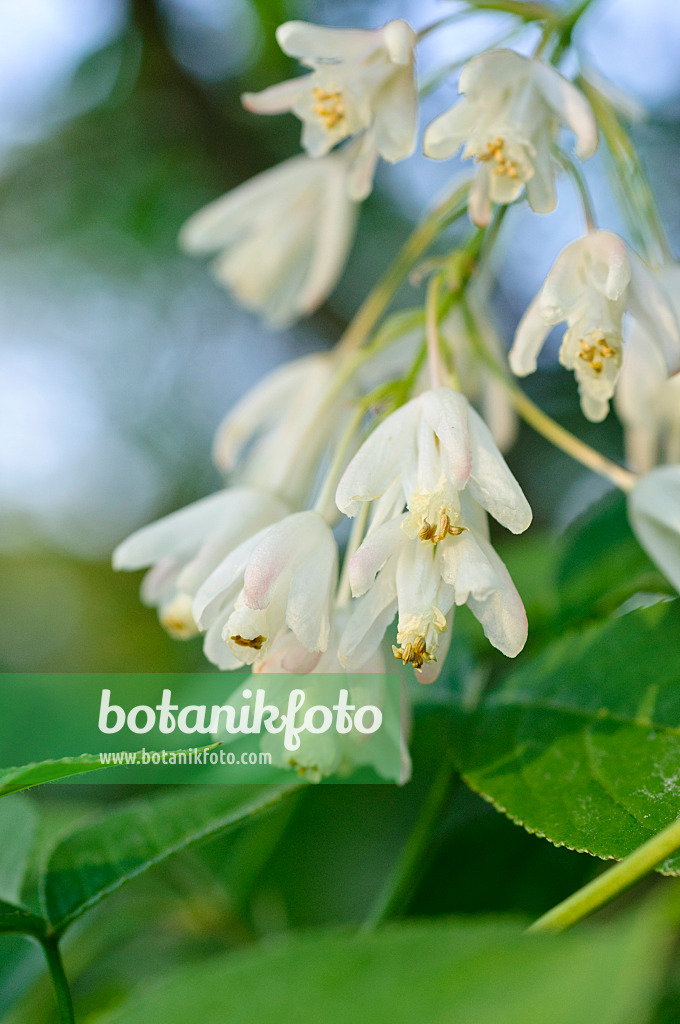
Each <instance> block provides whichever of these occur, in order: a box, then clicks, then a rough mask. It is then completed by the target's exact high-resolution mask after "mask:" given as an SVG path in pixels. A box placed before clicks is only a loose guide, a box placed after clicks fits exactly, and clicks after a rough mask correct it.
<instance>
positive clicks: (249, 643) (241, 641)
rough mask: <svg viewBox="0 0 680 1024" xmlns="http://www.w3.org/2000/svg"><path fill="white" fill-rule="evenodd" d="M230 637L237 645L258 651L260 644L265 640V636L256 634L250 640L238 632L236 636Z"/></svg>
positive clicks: (260, 647)
mask: <svg viewBox="0 0 680 1024" xmlns="http://www.w3.org/2000/svg"><path fill="white" fill-rule="evenodd" d="M231 639H232V641H233V642H234V643H235V644H238V646H239V647H250V648H251V649H252V650H253V651H260V650H261V649H262V644H264V643H266V642H267V637H266V636H256V637H253V639H252V640H248V639H246V638H245V637H242V636H239V635H238V633H237V634H236V636H232V637H231Z"/></svg>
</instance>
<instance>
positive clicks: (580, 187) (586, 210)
mask: <svg viewBox="0 0 680 1024" xmlns="http://www.w3.org/2000/svg"><path fill="white" fill-rule="evenodd" d="M555 157H556V159H557V160H558V162H559V163H560V164H561V165H562V167H563V168H564V169H565V171H566V172H567V174H568V175H569V177H570V178H571V181H572V184H573V185H574V188H575V190H576V194H577V195H578V197H579V199H580V200H581V208H582V209H583V216H584V218H585V222H586V228H587V229H588V231H595V229H596V227H597V225H596V223H595V213H594V211H593V201H592V199H591V196H590V190H589V189H588V186H587V184H586V180H585V178H584V177H583V175H582V174H581V171H580V169H579V168H578V167H577V166H576V164H575V163H574V161H573V160H572V159H571V157H569V156H567V154H566V153H563V152H562V150H560V149H557V150H556V151H555Z"/></svg>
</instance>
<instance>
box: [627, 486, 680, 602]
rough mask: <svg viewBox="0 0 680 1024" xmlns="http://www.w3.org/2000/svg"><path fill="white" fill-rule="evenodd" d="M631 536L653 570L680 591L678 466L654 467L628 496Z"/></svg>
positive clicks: (679, 494) (679, 491) (679, 490)
mask: <svg viewBox="0 0 680 1024" xmlns="http://www.w3.org/2000/svg"><path fill="white" fill-rule="evenodd" d="M628 518H629V519H630V524H631V526H632V528H633V532H634V533H635V536H636V537H637V539H638V540H639V542H640V544H641V545H642V547H643V548H644V549H645V551H646V552H647V554H648V555H649V557H650V558H651V559H652V561H653V562H654V563H655V565H656V566H657V568H658V569H659V570H660V572H662V573H663V574H664V576H665V577H666V579H668V580H670V582H671V583H672V584H673V586H674V587H675V589H676V590H678V591H680V466H657V468H656V469H652V470H651V471H650V472H649V473H647V474H646V475H645V476H642V477H640V478H639V479H638V481H637V483H636V484H635V486H634V487H633V489H632V491H631V492H630V494H629V495H628Z"/></svg>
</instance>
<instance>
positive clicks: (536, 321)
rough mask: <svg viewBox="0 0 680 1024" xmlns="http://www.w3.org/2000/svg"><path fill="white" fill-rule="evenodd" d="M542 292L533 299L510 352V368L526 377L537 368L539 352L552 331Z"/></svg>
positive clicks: (520, 375)
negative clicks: (545, 314)
mask: <svg viewBox="0 0 680 1024" xmlns="http://www.w3.org/2000/svg"><path fill="white" fill-rule="evenodd" d="M542 306H543V297H542V295H541V292H539V293H538V295H537V296H536V297H535V298H534V299H533V300H532V302H531V304H530V305H529V308H528V309H527V311H526V312H525V314H524V316H523V317H522V319H521V320H520V322H519V326H518V328H517V331H516V332H515V340H514V341H513V343H512V348H511V349H510V352H509V354H508V361H509V363H510V369H511V370H512V372H513V373H514V374H516V375H517V376H518V377H526V376H527V374H529V373H533V372H534V371H535V369H536V366H537V365H538V364H537V359H538V353H539V352H540V351H541V349H542V348H543V345H544V344H545V339H546V338H547V337H548V334H549V333H550V324H549V323H546V320H545V316H544V314H543V308H542Z"/></svg>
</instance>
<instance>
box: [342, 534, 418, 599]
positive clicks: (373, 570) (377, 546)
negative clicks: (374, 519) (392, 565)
mask: <svg viewBox="0 0 680 1024" xmlns="http://www.w3.org/2000/svg"><path fill="white" fill-rule="evenodd" d="M404 519H405V516H403V515H400V516H397V517H396V518H395V519H392V520H390V521H389V522H387V523H383V524H382V525H381V526H379V527H378V528H377V529H376V530H372V531H371V532H370V533H369V534H367V536H366V539H365V540H364V542H363V544H362V545H361V546H360V547H359V549H358V550H357V551H356V552H355V554H354V555H353V556H352V558H351V559H350V563H349V581H350V584H351V587H352V594H353V595H354V597H361V595H362V594H365V593H366V591H367V590H368V589H369V587H372V586H373V583H374V581H375V578H376V576H377V575H378V573H379V572H380V570H381V569H382V567H383V566H384V565H385V563H386V562H387V560H388V558H389V557H390V555H392V554H393V553H394V552H395V550H396V548H397V547H399V545H400V544H402V543H404V542H405V541H406V537H405V534H404V531H403V530H402V528H401V524H402V523H403V521H404Z"/></svg>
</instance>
